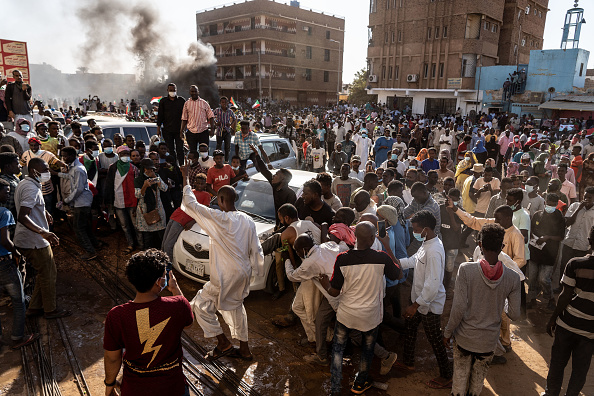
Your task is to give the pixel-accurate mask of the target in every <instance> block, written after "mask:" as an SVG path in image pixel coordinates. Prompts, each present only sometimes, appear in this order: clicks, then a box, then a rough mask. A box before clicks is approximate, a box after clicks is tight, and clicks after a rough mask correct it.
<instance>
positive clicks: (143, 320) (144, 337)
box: [136, 308, 171, 367]
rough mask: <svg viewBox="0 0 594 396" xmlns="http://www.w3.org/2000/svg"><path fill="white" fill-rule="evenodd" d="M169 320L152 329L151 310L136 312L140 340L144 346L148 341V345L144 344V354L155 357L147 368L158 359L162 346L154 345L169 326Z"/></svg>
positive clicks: (145, 309)
mask: <svg viewBox="0 0 594 396" xmlns="http://www.w3.org/2000/svg"><path fill="white" fill-rule="evenodd" d="M169 319H171V318H167V319H165V320H164V321H162V322H161V323H157V324H156V325H154V326H153V327H151V322H150V320H149V309H148V308H144V309H139V310H138V311H136V326H137V327H138V338H139V339H140V343H141V344H143V343H144V342H145V341H146V344H144V349H143V351H142V354H145V353H149V352H153V357H152V359H151V361H150V362H149V364H147V367H148V366H150V365H151V363H152V362H153V360H155V357H157V354H158V353H159V350H160V349H161V346H162V345H154V343H155V342H156V341H157V338H159V336H160V335H161V333H162V332H163V329H164V328H165V326H167V323H168V322H169Z"/></svg>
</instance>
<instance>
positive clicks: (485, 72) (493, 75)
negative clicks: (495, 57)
mask: <svg viewBox="0 0 594 396" xmlns="http://www.w3.org/2000/svg"><path fill="white" fill-rule="evenodd" d="M515 71H516V66H515V65H514V66H487V67H479V68H477V71H476V76H477V78H476V79H475V80H476V83H475V86H474V89H481V90H483V91H485V90H497V89H500V88H503V83H504V82H505V79H506V78H508V77H509V75H510V74H512V73H513V72H515ZM479 75H480V77H481V78H480V80H481V84H480V87H479V82H478V80H479V79H478V76H479Z"/></svg>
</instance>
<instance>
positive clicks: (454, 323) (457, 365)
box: [443, 224, 520, 395]
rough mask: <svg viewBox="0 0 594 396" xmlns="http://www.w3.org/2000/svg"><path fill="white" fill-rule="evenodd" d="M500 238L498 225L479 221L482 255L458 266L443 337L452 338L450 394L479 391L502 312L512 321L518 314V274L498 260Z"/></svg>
mask: <svg viewBox="0 0 594 396" xmlns="http://www.w3.org/2000/svg"><path fill="white" fill-rule="evenodd" d="M504 238H505V230H504V229H503V227H502V226H500V225H499V224H487V225H484V226H483V227H482V228H481V231H480V233H479V237H478V244H479V246H480V249H481V251H482V253H483V255H484V259H482V260H480V261H479V262H466V263H463V264H461V265H460V268H459V270H458V276H457V277H456V289H455V292H454V301H453V302H452V310H451V312H450V318H449V320H448V324H447V325H446V328H445V330H444V336H443V343H444V345H445V346H446V347H448V348H449V341H450V339H451V338H452V337H453V338H454V345H453V352H454V376H453V381H452V394H453V395H478V394H480V393H481V390H482V388H483V383H484V379H485V376H486V374H487V370H488V369H489V366H490V364H491V361H492V360H493V356H494V351H495V349H496V347H497V343H498V338H499V329H500V327H501V312H504V314H505V315H507V316H508V317H509V318H510V319H512V320H516V319H519V318H520V277H519V275H518V274H517V273H515V272H514V271H512V270H510V269H508V268H507V267H506V266H504V265H503V264H502V262H501V261H500V260H499V253H500V252H501V250H502V248H503V239H504ZM506 300H507V301H508V305H507V308H505V305H506V304H505V302H506ZM504 309H505V310H504Z"/></svg>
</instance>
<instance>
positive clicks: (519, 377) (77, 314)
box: [0, 227, 594, 396]
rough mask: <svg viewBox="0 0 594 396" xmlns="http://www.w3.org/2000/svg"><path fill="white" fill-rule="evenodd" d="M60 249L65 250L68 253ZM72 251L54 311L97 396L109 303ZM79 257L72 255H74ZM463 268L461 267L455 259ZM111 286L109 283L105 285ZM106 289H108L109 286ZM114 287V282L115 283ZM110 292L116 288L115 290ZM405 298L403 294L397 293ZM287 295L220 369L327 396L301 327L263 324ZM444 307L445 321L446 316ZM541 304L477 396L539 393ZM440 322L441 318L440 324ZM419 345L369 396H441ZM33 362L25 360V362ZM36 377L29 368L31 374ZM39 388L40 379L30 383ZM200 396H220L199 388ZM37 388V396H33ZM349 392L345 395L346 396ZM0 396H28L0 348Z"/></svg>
mask: <svg viewBox="0 0 594 396" xmlns="http://www.w3.org/2000/svg"><path fill="white" fill-rule="evenodd" d="M58 234H61V235H62V236H64V237H65V238H69V239H73V238H74V236H73V234H72V233H71V232H69V230H68V229H67V228H65V227H59V228H58ZM119 238H122V235H121V234H120V233H115V234H114V233H111V232H105V233H104V235H103V236H102V239H103V240H104V241H106V242H108V243H109V244H110V246H113V247H116V246H118V239H119ZM66 249H70V252H67V251H66ZM71 253H72V247H71V245H68V246H66V244H64V245H63V246H60V247H58V248H56V249H55V250H54V254H55V256H56V263H57V266H58V301H59V302H58V304H59V305H60V306H62V307H65V308H67V309H70V310H71V311H72V312H73V313H74V315H73V316H71V317H69V318H66V319H64V324H65V325H66V327H67V328H68V330H69V334H70V338H71V342H72V344H73V345H74V349H75V353H76V356H77V358H78V360H79V363H80V366H81V367H82V369H83V372H84V375H85V378H86V381H87V383H88V385H89V387H90V389H91V393H92V394H93V395H101V394H104V387H103V384H102V381H103V349H102V337H103V321H104V319H105V315H106V314H107V312H108V311H109V309H110V308H111V307H112V306H113V305H114V303H113V300H112V299H111V298H110V297H109V296H108V295H107V293H106V292H105V290H103V289H102V288H100V287H99V286H98V284H97V283H96V282H95V281H94V280H93V279H92V278H91V277H90V276H88V274H87V273H86V271H84V269H83V268H82V267H81V266H94V265H97V264H95V263H84V262H80V261H79V260H76V259H74V258H73V257H72V256H71ZM77 254H81V252H80V251H78V250H77V251H76V252H75V255H77ZM100 257H101V258H102V260H103V261H104V262H105V263H107V264H108V265H110V266H111V267H112V268H113V269H114V270H115V269H116V267H117V268H119V273H120V277H121V276H123V273H122V268H123V265H124V263H125V260H126V258H127V256H124V255H122V254H121V253H120V252H118V251H117V248H108V249H104V250H103V251H102V252H101V254H100ZM460 260H462V259H460ZM109 281H111V282H114V279H111V280H109ZM109 281H108V283H109ZM178 281H179V283H180V286H181V289H182V291H183V292H184V295H185V296H186V297H187V298H188V299H191V298H192V297H193V296H194V295H195V293H196V291H197V290H198V288H199V287H200V285H199V284H196V283H193V282H192V281H189V280H187V279H185V278H183V277H181V276H180V277H178ZM114 283H115V282H114ZM114 286H115V285H114ZM403 293H404V296H405V298H406V295H408V294H409V293H410V289H409V288H406V290H404V291H403ZM291 297H292V296H290V295H288V294H286V295H284V296H283V297H282V298H281V299H279V300H278V301H275V302H272V301H271V299H270V296H269V295H268V294H266V293H264V292H253V293H251V294H250V296H249V297H248V298H247V300H246V302H245V307H246V310H247V311H248V320H249V328H250V337H251V340H250V343H251V347H252V352H253V354H254V356H255V360H254V361H253V362H250V363H244V362H240V361H237V360H233V359H226V358H225V359H223V360H222V361H223V362H224V363H225V364H226V365H227V366H228V367H229V368H230V369H232V370H233V371H235V372H236V373H237V374H238V375H241V376H242V377H243V379H244V380H245V381H246V382H248V383H250V384H252V385H253V387H254V389H255V390H257V391H258V392H259V393H261V394H262V395H283V394H286V395H324V394H327V393H328V391H329V385H330V374H329V369H321V368H319V367H314V366H311V365H308V364H306V363H304V362H303V360H302V357H303V356H304V355H306V354H310V353H312V352H313V349H310V348H304V347H300V346H298V345H297V341H298V340H300V339H301V338H303V337H304V336H305V333H304V331H303V329H302V328H301V327H300V326H295V327H292V328H287V329H279V328H276V327H275V326H274V325H272V324H271V323H270V318H271V317H273V316H274V315H277V314H284V313H286V312H287V311H288V308H289V306H290V303H291ZM450 303H451V301H450V300H448V303H447V305H446V314H447V313H448V312H449V304H450ZM0 305H2V306H0V320H1V321H2V325H3V330H4V331H3V334H4V336H5V337H6V335H7V334H10V324H11V319H12V318H11V315H12V313H11V310H10V308H9V307H8V306H7V305H6V304H0ZM545 305H546V303H544V302H540V303H539V308H538V309H536V310H533V311H529V313H528V319H527V320H525V321H521V322H516V323H513V325H512V332H513V340H514V342H513V351H512V352H510V353H508V354H507V355H506V357H507V359H508V362H507V364H505V365H502V366H494V367H492V368H491V369H490V370H489V374H488V376H487V381H486V386H485V390H484V391H483V393H482V394H483V395H536V394H539V393H540V392H541V391H542V390H543V387H544V385H545V382H546V381H545V379H546V375H547V370H548V366H547V364H548V361H549V359H550V347H551V344H552V338H550V337H549V336H548V335H547V334H546V333H545V332H544V324H545V322H546V321H547V320H548V317H549V314H550V313H549V312H548V311H546V310H545V309H544V306H545ZM446 320H447V315H444V317H443V323H444V325H445V321H446ZM39 327H40V329H41V332H42V333H43V334H44V338H43V345H44V348H45V350H46V353H48V352H47V351H48V350H50V349H51V355H52V358H53V367H54V371H55V377H56V380H57V382H58V383H59V386H60V389H61V391H62V394H64V395H79V394H81V393H80V392H79V390H78V388H77V385H76V383H75V382H74V380H73V375H72V369H71V368H70V365H69V363H68V360H67V357H66V352H65V349H64V346H63V344H62V340H61V338H60V336H59V333H58V330H57V327H56V324H55V323H47V321H45V320H44V319H40V320H39ZM382 332H383V340H384V342H385V344H386V347H387V349H389V350H392V351H396V352H398V353H401V352H402V345H401V341H400V336H399V335H398V334H397V333H396V332H394V331H392V330H391V329H387V328H386V329H382ZM420 333H421V335H420V337H419V343H418V345H417V356H418V358H417V372H416V373H414V374H410V375H408V376H405V375H403V374H402V373H400V372H398V371H397V370H392V372H390V373H389V374H388V375H387V376H384V377H380V376H379V362H377V361H374V365H373V368H372V375H373V378H374V379H375V380H377V381H381V382H387V383H388V385H389V388H388V390H387V392H384V391H380V390H375V389H372V390H370V391H369V392H367V394H369V395H382V394H389V395H397V394H398V395H400V394H403V392H407V393H408V394H414V395H447V394H448V391H447V390H432V389H429V388H427V387H426V386H425V384H424V383H425V381H427V380H428V379H430V378H433V377H435V376H437V374H438V370H437V366H436V363H435V358H434V357H433V353H432V351H431V348H430V347H429V344H428V343H427V341H426V339H425V337H424V335H422V333H423V331H422V328H420ZM189 334H190V335H191V336H192V337H193V338H194V339H195V340H196V341H197V342H198V343H199V344H200V345H202V346H204V347H205V348H208V349H210V348H212V347H213V346H214V342H213V340H210V339H209V340H206V339H204V338H203V334H202V331H201V329H200V328H199V326H198V325H197V324H194V325H193V327H192V328H191V329H190V330H189ZM26 361H27V362H29V363H28V364H33V363H30V362H32V358H31V356H30V355H29V356H28V359H27V360H26ZM357 362H358V351H357V350H355V353H354V355H353V357H352V359H349V360H348V362H347V364H346V366H345V369H344V377H345V379H344V381H343V384H344V386H345V388H346V387H347V386H348V383H347V381H348V380H352V378H353V376H354V373H355V372H356V367H357V365H358V364H357ZM569 370H570V366H569V367H568V369H567V371H566V381H567V378H568V377H569ZM33 371H34V373H35V368H33ZM35 380H36V381H37V383H39V378H35ZM201 388H202V389H203V392H204V394H206V395H211V394H215V393H219V394H220V392H218V391H215V390H213V389H209V388H208V387H206V386H204V387H201ZM219 390H222V391H223V393H224V394H232V393H231V392H229V391H228V390H226V389H224V387H223V386H221V387H220V388H219ZM39 392H40V390H39V388H37V389H36V394H39ZM347 393H349V392H345V394H347ZM0 395H11V396H13V395H14V396H16V395H27V391H26V386H25V380H24V374H23V363H22V359H21V353H20V352H18V351H17V352H14V351H11V350H10V349H9V348H7V347H4V348H3V349H2V351H1V353H0ZM583 395H594V375H593V376H590V377H589V379H588V382H587V383H586V386H585V388H584V390H583Z"/></svg>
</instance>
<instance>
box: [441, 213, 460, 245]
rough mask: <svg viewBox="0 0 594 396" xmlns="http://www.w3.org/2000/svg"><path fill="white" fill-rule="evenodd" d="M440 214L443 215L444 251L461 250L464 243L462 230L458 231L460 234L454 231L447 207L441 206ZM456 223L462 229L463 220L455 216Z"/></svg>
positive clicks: (442, 234)
mask: <svg viewBox="0 0 594 396" xmlns="http://www.w3.org/2000/svg"><path fill="white" fill-rule="evenodd" d="M439 212H440V214H441V230H440V231H441V242H442V243H443V248H444V250H452V249H460V244H461V242H462V228H459V229H458V232H456V231H454V228H453V227H452V221H451V220H450V214H449V213H448V210H447V209H446V205H445V204H442V205H439ZM454 221H455V222H456V224H458V225H459V226H460V227H461V226H462V224H463V223H462V220H460V218H459V217H458V216H457V215H456V214H454Z"/></svg>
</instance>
